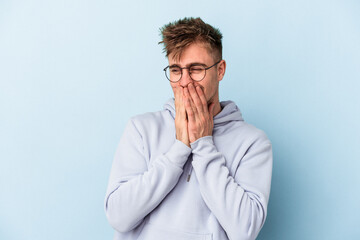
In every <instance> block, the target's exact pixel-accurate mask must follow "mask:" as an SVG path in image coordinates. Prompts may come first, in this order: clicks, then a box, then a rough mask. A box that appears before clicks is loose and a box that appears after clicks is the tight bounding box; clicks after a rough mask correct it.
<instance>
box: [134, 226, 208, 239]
mask: <svg viewBox="0 0 360 240" xmlns="http://www.w3.org/2000/svg"><path fill="white" fill-rule="evenodd" d="M154 239H156V240H170V239H171V240H212V234H211V233H210V234H202V233H191V232H183V231H179V230H175V229H172V228H167V227H162V226H157V225H154V224H151V223H146V224H145V226H144V228H143V230H142V231H141V233H140V235H139V237H138V240H154Z"/></svg>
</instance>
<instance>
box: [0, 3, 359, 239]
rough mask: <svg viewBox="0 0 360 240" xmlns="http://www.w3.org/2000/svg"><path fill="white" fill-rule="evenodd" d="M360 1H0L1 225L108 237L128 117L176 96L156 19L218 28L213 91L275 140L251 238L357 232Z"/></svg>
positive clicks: (36, 233)
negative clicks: (219, 58)
mask: <svg viewBox="0 0 360 240" xmlns="http://www.w3.org/2000/svg"><path fill="white" fill-rule="evenodd" d="M359 13H360V3H359V1H347V0H346V1H340V0H339V1H325V0H324V1H321V0H312V1H310V0H304V1H285V0H284V1H279V0H275V1H234V0H233V1H187V0H185V1H180V2H170V1H156V2H154V1H114V0H112V1H85V0H64V1H40V0H32V1H18V0H13V1H11V0H2V1H0V110H1V111H0V114H1V115H0V161H1V162H0V163H1V165H0V239H36V240H43V239H44V240H45V239H53V240H57V239H112V236H113V230H112V229H111V227H110V225H109V224H108V223H107V220H106V218H105V214H104V210H103V200H104V197H105V190H106V187H107V181H108V177H109V173H110V168H111V163H112V158H113V156H114V153H115V149H116V146H117V143H118V141H119V139H120V137H121V134H122V131H123V129H124V126H125V124H126V122H127V120H128V119H129V117H131V116H133V115H136V114H140V113H144V112H148V111H156V110H160V109H162V106H163V103H164V102H165V101H166V100H167V99H168V98H170V97H171V96H172V92H171V88H170V86H169V83H168V82H167V80H166V78H165V76H164V75H163V71H162V69H163V68H164V67H165V66H166V65H167V60H166V58H165V57H164V54H162V47H161V46H160V45H158V44H157V43H158V42H159V41H160V36H159V28H160V27H161V26H163V25H164V24H166V23H168V22H169V21H174V20H177V19H179V18H182V17H185V16H195V17H196V16H200V17H202V18H203V20H204V21H206V22H208V23H210V24H212V25H214V26H215V27H218V28H220V30H221V31H222V33H223V35H224V39H223V45H224V54H223V55H224V59H225V60H226V61H227V72H226V75H225V78H224V80H223V81H222V82H221V84H220V98H221V100H228V99H231V100H234V101H235V102H236V103H237V104H238V106H239V107H240V109H241V110H242V112H243V115H244V118H245V120H246V121H248V122H249V123H251V124H254V125H256V126H257V127H259V128H261V129H263V130H264V131H265V132H266V133H267V134H268V136H269V138H270V139H271V141H272V143H273V149H274V169H273V180H272V191H271V196H270V202H269V211H268V218H267V221H266V224H265V226H264V228H263V229H262V231H261V233H260V235H259V238H258V239H299V240H300V239H301V240H302V239H356V238H359V236H360V230H359V229H360V228H359V218H358V216H359V214H360V206H359V205H360V204H359V203H360V191H359V189H360V188H359V184H360V174H359V170H360V163H359V162H360V127H359V122H360V108H359V103H360V97H359V90H360V83H359V80H360V14H359Z"/></svg>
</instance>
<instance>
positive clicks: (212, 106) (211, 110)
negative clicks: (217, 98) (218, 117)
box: [209, 103, 215, 119]
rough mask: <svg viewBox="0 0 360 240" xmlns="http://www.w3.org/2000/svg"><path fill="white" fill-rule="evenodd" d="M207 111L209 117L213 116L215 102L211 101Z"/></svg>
mask: <svg viewBox="0 0 360 240" xmlns="http://www.w3.org/2000/svg"><path fill="white" fill-rule="evenodd" d="M209 113H210V117H211V119H212V118H213V117H214V113H215V103H211V104H210V106H209Z"/></svg>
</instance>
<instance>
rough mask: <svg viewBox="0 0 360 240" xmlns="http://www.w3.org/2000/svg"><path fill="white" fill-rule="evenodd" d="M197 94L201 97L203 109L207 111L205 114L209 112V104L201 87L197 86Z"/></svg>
mask: <svg viewBox="0 0 360 240" xmlns="http://www.w3.org/2000/svg"><path fill="white" fill-rule="evenodd" d="M196 92H197V94H198V95H199V98H200V101H201V104H202V106H203V109H204V110H205V112H208V104H207V101H206V98H205V94H204V91H203V90H202V88H201V87H200V86H197V87H196Z"/></svg>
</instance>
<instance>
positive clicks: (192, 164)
mask: <svg viewBox="0 0 360 240" xmlns="http://www.w3.org/2000/svg"><path fill="white" fill-rule="evenodd" d="M162 37H163V41H162V42H161V43H163V44H164V46H165V51H166V53H167V57H168V60H169V66H167V67H166V68H165V69H164V71H165V74H166V77H167V78H168V80H169V81H170V84H171V87H172V89H173V92H174V99H171V100H169V101H168V102H167V103H166V104H165V106H164V110H162V111H159V112H153V113H146V114H143V115H139V116H136V117H134V118H132V119H131V120H130V121H129V123H128V125H127V127H126V129H125V131H124V134H123V137H122V138H121V140H120V143H119V146H118V149H117V151H116V154H115V158H114V162H113V166H112V170H111V175H110V180H109V185H108V190H107V193H106V198H105V211H106V216H107V218H108V220H109V222H110V224H111V225H112V227H113V228H114V229H115V230H116V231H115V237H114V239H156V240H165V239H166V240H173V239H174V240H183V239H188V240H190V239H191V240H200V239H204V240H224V239H255V238H256V236H257V235H258V233H259V231H260V229H261V227H262V226H263V224H264V222H265V218H266V213H267V203H268V200H269V194H270V183H271V173H272V150H271V143H270V141H269V140H268V138H267V137H266V135H265V134H264V132H262V131H261V130H258V129H256V128H255V127H254V126H251V125H249V124H247V123H245V122H244V120H243V118H242V116H241V113H240V111H239V109H238V108H237V106H236V105H235V103H234V102H232V101H225V102H219V82H220V81H221V80H222V79H223V77H224V74H225V70H226V63H225V61H224V60H223V59H222V44H221V38H222V35H221V33H220V32H219V30H217V29H214V28H213V27H212V26H210V25H208V24H206V23H204V22H203V21H202V20H201V19H200V18H196V19H194V18H185V19H182V20H179V21H176V22H174V23H169V24H167V25H165V26H164V27H163V28H162Z"/></svg>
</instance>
